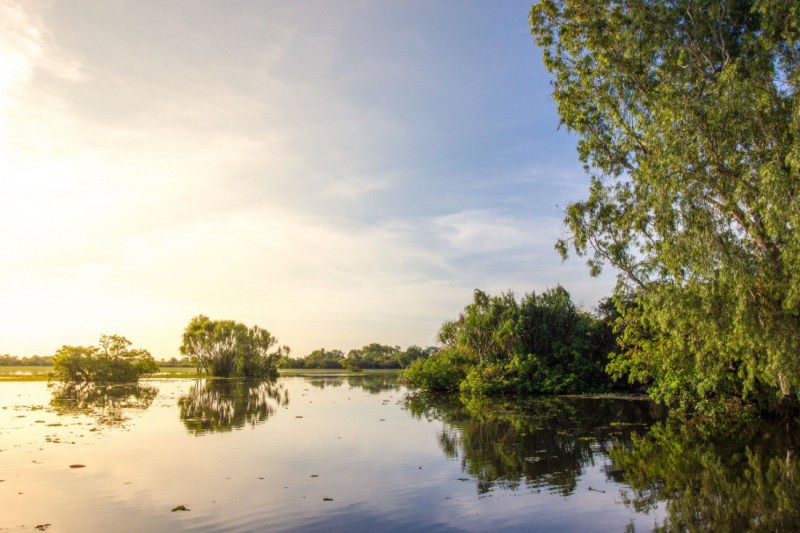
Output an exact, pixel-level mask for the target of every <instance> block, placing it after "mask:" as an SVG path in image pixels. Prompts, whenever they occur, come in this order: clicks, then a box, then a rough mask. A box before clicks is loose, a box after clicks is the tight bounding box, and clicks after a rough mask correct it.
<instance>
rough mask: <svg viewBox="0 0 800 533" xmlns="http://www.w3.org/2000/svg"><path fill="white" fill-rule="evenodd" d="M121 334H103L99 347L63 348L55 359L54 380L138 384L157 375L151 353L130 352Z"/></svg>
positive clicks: (145, 351) (128, 345) (138, 350)
mask: <svg viewBox="0 0 800 533" xmlns="http://www.w3.org/2000/svg"><path fill="white" fill-rule="evenodd" d="M130 346H131V342H130V341H129V340H128V339H126V338H125V337H121V336H119V335H103V336H101V337H100V347H96V346H63V347H61V349H59V350H58V351H57V352H56V354H55V355H54V356H53V372H52V374H51V377H52V378H53V379H56V380H58V381H64V382H78V383H80V382H90V381H98V382H117V383H122V382H135V381H137V380H138V379H139V378H140V377H142V376H144V375H146V374H153V373H155V372H158V365H157V364H156V362H155V360H154V359H153V356H152V355H150V352H148V351H147V350H142V349H131V348H130Z"/></svg>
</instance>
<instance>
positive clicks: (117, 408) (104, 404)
mask: <svg viewBox="0 0 800 533" xmlns="http://www.w3.org/2000/svg"><path fill="white" fill-rule="evenodd" d="M157 395H158V388H156V387H153V386H150V385H139V384H125V385H98V384H95V383H88V382H84V383H56V384H54V385H52V399H51V400H50V406H51V407H53V409H54V411H55V412H56V413H57V414H59V415H76V414H82V415H87V416H91V417H93V418H94V419H95V420H96V421H97V423H98V424H101V425H106V426H118V425H122V424H123V423H124V422H125V421H126V420H128V417H127V416H126V411H127V410H130V409H139V410H144V409H147V408H148V407H150V404H151V403H153V400H154V399H155V397H156V396H157Z"/></svg>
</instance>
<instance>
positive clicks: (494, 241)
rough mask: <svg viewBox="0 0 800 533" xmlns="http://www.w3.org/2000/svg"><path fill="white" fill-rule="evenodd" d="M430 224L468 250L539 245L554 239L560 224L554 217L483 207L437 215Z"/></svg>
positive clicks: (483, 251) (453, 243)
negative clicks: (509, 214)
mask: <svg viewBox="0 0 800 533" xmlns="http://www.w3.org/2000/svg"><path fill="white" fill-rule="evenodd" d="M433 224H434V227H435V228H436V231H437V233H438V235H439V237H440V238H441V239H443V240H444V241H445V242H447V243H448V244H449V245H450V246H451V247H452V248H453V249H455V250H457V251H458V252H461V253H470V254H488V253H493V252H500V251H508V250H526V249H527V250H531V249H533V248H539V247H541V245H543V244H545V243H547V242H555V238H554V237H553V235H554V234H555V231H556V230H557V228H558V227H559V226H560V224H559V223H558V222H557V221H555V220H553V219H548V218H544V219H541V218H540V219H534V218H523V217H519V216H508V215H502V214H498V213H495V212H492V211H490V210H486V209H483V210H469V211H461V212H458V213H453V214H449V215H444V216H440V217H436V218H435V219H434V221H433Z"/></svg>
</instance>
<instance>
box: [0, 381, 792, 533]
mask: <svg viewBox="0 0 800 533" xmlns="http://www.w3.org/2000/svg"><path fill="white" fill-rule="evenodd" d="M396 379H397V378H396V375H393V374H365V375H361V376H354V377H353V376H322V375H313V376H306V377H303V376H293V377H285V378H281V379H279V380H278V381H277V382H276V383H272V384H270V383H245V382H240V381H213V380H199V381H196V380H162V381H158V380H153V381H145V382H142V384H141V385H142V386H140V387H138V388H119V389H116V390H114V391H113V392H110V393H109V392H108V391H105V392H104V391H99V390H89V391H86V390H84V391H74V390H65V389H58V388H48V387H47V384H46V383H42V382H27V383H24V382H19V383H2V384H0V406H2V409H1V410H0V480H2V481H0V530H2V531H7V530H11V531H15V530H27V531H36V529H34V528H36V527H37V526H40V527H39V529H40V530H47V531H99V530H106V531H180V530H203V531H209V530H211V531H214V530H217V531H223V530H224V531H232V530H233V531H289V530H294V531H297V530H302V531H375V530H379V531H411V530H416V531H462V530H463V531H498V530H527V531H531V530H536V531H625V530H626V528H627V529H628V530H630V529H631V528H635V529H636V530H641V531H649V530H651V529H653V528H654V527H655V526H656V525H662V524H663V523H664V522H665V521H671V522H668V523H672V524H673V525H675V524H677V525H680V524H681V522H680V521H681V520H682V519H683V518H682V517H683V515H684V514H685V515H686V517H687V518H686V519H687V520H693V519H694V520H701V521H702V520H704V519H708V520H727V522H724V523H725V524H726V525H727V526H730V527H733V526H734V525H747V524H750V525H753V524H756V525H758V524H761V525H762V526H763V525H767V526H769V529H770V530H775V529H781V528H782V527H790V526H793V525H796V524H797V523H798V522H796V521H795V520H797V516H796V513H797V511H795V509H796V508H797V505H796V504H797V503H798V501H797V495H798V489H797V486H798V485H797V483H800V471H798V472H795V471H796V470H797V462H796V461H795V460H794V458H793V456H790V455H791V450H792V449H793V448H792V446H794V445H793V444H791V443H790V442H788V441H786V440H785V439H783V440H781V439H779V441H780V442H778V444H774V443H773V442H772V440H769V441H768V443H772V444H769V445H767V444H763V445H760V446H750V445H749V444H748V445H747V446H745V448H746V450H744V449H742V450H741V451H740V452H738V453H739V455H735V454H736V453H737V452H736V451H735V450H736V449H739V448H735V443H733V444H732V442H731V439H723V440H724V446H728V447H730V446H734V448H735V449H734V450H733V451H731V450H728V451H726V452H724V453H726V454H728V455H726V456H724V457H723V455H722V453H723V452H721V451H719V449H720V448H719V446H717V447H714V446H715V445H714V444H713V442H712V444H709V443H708V438H705V440H703V439H700V440H698V441H697V442H696V443H694V444H692V443H693V442H694V441H692V437H691V435H686V434H684V429H680V428H679V429H670V428H669V427H668V426H666V425H662V424H660V423H657V421H658V419H659V418H661V416H662V413H660V412H659V410H658V409H657V408H656V407H654V406H653V405H652V404H651V403H649V402H647V401H643V400H634V399H600V398H557V399H554V398H542V399H536V400H526V401H524V402H519V401H517V402H515V403H513V404H512V403H508V404H501V403H500V404H499V403H497V402H494V403H491V404H489V403H485V402H477V401H472V402H470V401H462V400H459V399H458V398H441V397H440V398H433V399H426V398H425V397H422V396H413V395H412V396H409V391H408V390H406V389H405V388H404V387H402V386H400V385H398V384H397V383H396ZM653 424H656V425H655V426H653ZM651 426H652V428H651ZM671 431H677V432H679V433H680V437H679V438H680V439H682V440H680V441H679V442H680V444H679V446H680V450H676V449H674V448H675V445H674V442H676V441H675V436H674V435H672V434H671V433H670V432H671ZM781 431H782V430H776V431H775V433H776V434H779V433H781ZM740 433H741V432H737V434H740ZM762 433H763V432H761V433H760V434H762ZM634 434H638V435H645V434H647V435H648V436H647V437H646V438H644V439H639V438H637V439H636V440H634V441H632V440H631V439H632V435H634ZM747 438H748V442H752V441H753V437H752V436H748V437H747ZM733 440H735V439H733ZM773 440H774V439H773ZM712 441H713V439H712ZM765 442H766V441H765ZM634 443H635V444H636V446H633V444H634ZM748 453H749V454H750V455H748ZM731 454H733V455H731ZM612 457H613V459H612ZM655 457H658V458H664V457H666V460H665V461H661V460H660V459H654V458H655ZM670 461H672V462H670ZM775 461H777V463H775V464H773V463H774V462H775ZM756 463H757V464H756ZM620 465H622V466H620ZM659 465H660V466H659ZM623 467H624V468H623ZM658 468H661V470H659V469H658ZM704 468H706V469H708V468H711V469H713V468H717V469H718V470H717V471H713V470H709V471H708V475H709V476H710V479H709V480H708V482H709V483H712V484H713V483H716V484H717V485H716V490H717V492H716V493H713V491H711V492H709V491H708V490H706V485H704V484H703V483H704V482H703V481H702V480H701V479H700V478H701V477H702V475H705V474H703V473H698V472H700V471H702V470H703V469H704ZM728 468H731V469H733V470H732V471H731V473H730V474H728V473H727V472H728ZM748 468H751V469H752V472H750V474H748V475H749V476H750V479H751V480H755V481H757V482H762V483H764V485H762V486H761V490H768V491H772V492H770V494H768V495H765V496H764V497H763V498H762V499H763V502H761V503H758V502H754V501H752V499H747V503H746V504H744V505H745V506H746V507H745V508H744V509H739V511H732V512H733V514H732V515H731V516H728V517H727V518H726V517H725V516H722V515H721V514H720V510H721V509H727V507H728V506H727V505H726V502H727V501H728V499H734V498H749V496H747V494H748V491H750V490H754V489H756V487H749V486H747V482H745V481H739V480H738V478H739V477H741V475H742V472H743V469H744V471H746V470H747V469H748ZM648 469H649V470H648ZM676 469H679V470H677V471H676ZM651 470H652V471H651ZM673 472H674V473H675V475H681V476H683V477H684V478H687V479H689V480H691V481H690V482H687V486H690V487H695V488H697V489H698V490H702V491H703V492H702V494H705V497H706V500H703V498H702V494H700V493H699V495H698V496H697V497H695V496H694V495H692V494H691V490H694V489H686V487H683V488H682V487H681V486H680V479H678V480H677V481H676V480H673V479H670V477H669V476H670V475H672V473H673ZM726 475H727V476H729V477H730V476H733V477H731V480H730V484H731V487H733V488H730V489H726V485H725V484H724V483H725V481H726V479H727V478H726ZM795 475H796V476H797V477H796V479H797V482H794V481H793V480H790V478H792V479H794V478H793V476H795ZM759 476H761V477H759ZM769 476H773V477H769ZM681 479H682V478H681ZM782 480H786V482H785V483H782ZM737 487H738V488H737ZM776 487H777V488H776ZM684 489H685V490H690V493H689V494H688V496H687V495H684V496H683V497H682V496H681V494H682V493H681V490H684ZM726 490H730V491H733V492H731V493H730V494H728V493H727V492H726ZM737 490H738V491H740V492H741V493H737V492H736V491H737ZM775 490H782V491H783V492H782V493H781V494H780V495H777V496H780V497H781V498H783V502H784V503H783V504H782V505H783V507H781V509H772V508H770V503H769V502H770V501H772V500H773V499H774V498H773V496H775V497H777V496H776V494H775V492H774V491H775ZM707 492H708V494H706V493H707ZM180 505H183V506H185V507H186V508H187V509H189V510H188V511H175V512H173V511H172V509H174V508H175V507H177V506H180ZM758 505H760V507H757V508H755V509H754V510H752V511H751V510H750V506H758ZM698 506H701V508H698ZM715 506H716V507H715ZM779 507H780V506H779ZM704 512H706V513H711V514H710V515H708V516H704V515H703V513H704ZM715 517H716V518H715ZM737 520H738V522H737ZM769 520H772V521H769ZM775 520H777V522H776V521H775ZM711 523H712V524H713V523H715V522H713V521H712V522H711ZM716 523H720V522H716ZM686 524H688V525H689V526H690V527H691V524H689V523H688V522H687V523H686ZM700 525H701V526H702V525H703V523H702V522H700ZM706 525H708V524H706Z"/></svg>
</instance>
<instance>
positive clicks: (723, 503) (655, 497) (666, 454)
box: [611, 422, 800, 531]
mask: <svg viewBox="0 0 800 533" xmlns="http://www.w3.org/2000/svg"><path fill="white" fill-rule="evenodd" d="M797 430H798V427H797V423H796V422H793V423H789V424H787V423H785V422H784V423H769V422H756V423H749V424H746V423H734V424H725V425H713V424H709V423H705V424H697V423H689V424H687V423H685V422H684V423H680V424H677V423H675V424H669V423H666V422H665V423H660V424H657V425H656V426H654V427H653V428H652V429H651V430H650V431H649V432H648V433H647V434H646V435H644V436H643V437H635V438H634V439H633V442H632V443H631V444H632V445H630V446H622V445H619V446H616V447H615V448H614V449H613V450H612V451H611V457H612V459H613V463H614V466H615V467H616V468H617V469H618V470H617V471H618V473H619V477H620V479H621V480H622V481H624V482H625V483H627V484H628V485H630V486H631V489H630V490H626V491H623V493H622V496H623V499H624V501H625V503H626V504H627V505H629V506H631V507H632V508H634V509H635V510H637V511H639V512H648V511H650V510H651V509H653V508H654V507H655V506H656V505H658V504H659V502H665V507H666V518H665V520H664V523H663V524H661V525H660V527H659V528H658V529H659V530H663V531H673V530H681V531H699V530H704V531H707V530H716V531H800V461H799V460H798V457H797V454H798V450H800V447H799V446H798V444H800V435H798V431H797Z"/></svg>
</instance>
